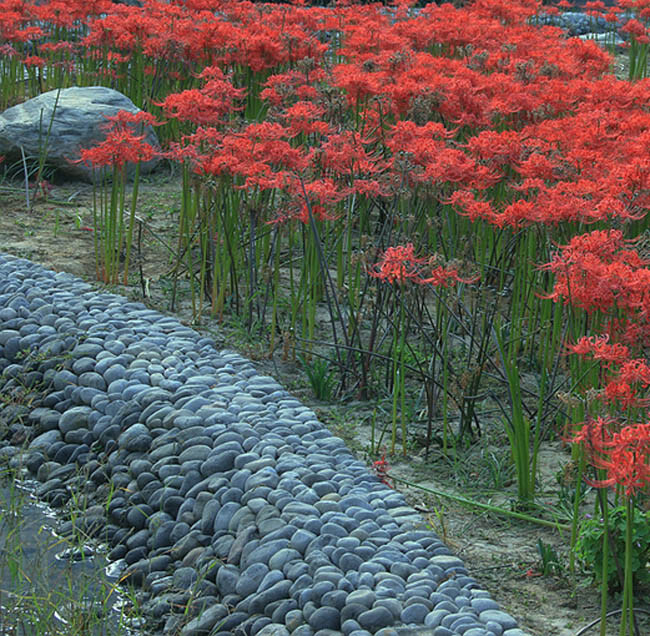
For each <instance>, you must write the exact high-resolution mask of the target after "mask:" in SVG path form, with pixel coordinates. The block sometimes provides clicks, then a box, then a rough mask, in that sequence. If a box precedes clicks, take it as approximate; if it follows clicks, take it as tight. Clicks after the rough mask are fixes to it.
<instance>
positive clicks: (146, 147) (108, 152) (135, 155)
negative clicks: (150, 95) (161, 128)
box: [77, 110, 158, 169]
mask: <svg viewBox="0 0 650 636" xmlns="http://www.w3.org/2000/svg"><path fill="white" fill-rule="evenodd" d="M107 120H108V123H107V125H106V128H107V129H108V133H107V135H106V138H105V140H104V141H103V142H101V143H100V144H98V145H97V146H93V147H92V148H86V149H82V150H81V151H80V158H79V159H78V160H77V162H84V163H89V164H91V165H92V166H94V167H99V166H114V167H116V168H118V169H122V168H123V167H124V166H125V165H126V164H127V163H138V162H140V161H151V159H153V158H154V157H156V156H157V154H158V151H157V150H156V149H155V148H154V147H153V146H152V145H151V144H149V143H148V142H147V141H145V138H146V135H142V134H136V133H135V132H134V129H135V128H136V127H137V126H150V125H153V124H155V123H156V122H155V119H154V117H153V116H152V115H151V114H149V113H146V112H144V111H139V112H137V113H131V112H129V111H126V110H121V111H119V112H118V113H117V114H116V115H113V116H110V117H107Z"/></svg>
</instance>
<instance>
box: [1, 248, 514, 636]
mask: <svg viewBox="0 0 650 636" xmlns="http://www.w3.org/2000/svg"><path fill="white" fill-rule="evenodd" d="M0 372H1V373H2V376H0V390H1V391H2V393H3V394H5V395H7V394H11V392H12V391H13V390H17V388H18V387H23V388H24V387H25V386H27V387H35V388H36V387H38V391H39V393H40V395H41V399H40V401H39V404H38V406H37V407H36V408H33V409H29V410H28V411H25V408H26V407H25V406H21V405H12V404H11V403H4V406H3V407H2V411H3V413H0V417H2V419H3V420H4V421H5V422H7V421H9V422H11V421H14V422H15V421H17V419H16V417H17V416H23V417H24V419H25V421H26V423H27V426H25V431H26V433H25V435H26V438H27V445H28V448H27V452H26V454H21V455H20V457H19V455H18V448H17V446H12V445H11V443H10V442H8V441H5V442H2V448H0V456H1V457H3V458H4V459H5V460H9V461H10V462H14V463H15V464H17V463H18V462H22V463H23V464H24V465H26V466H27V467H28V469H29V470H30V471H31V472H32V473H33V474H35V475H36V476H37V477H38V479H39V481H40V482H41V485H40V487H39V489H38V495H39V497H41V498H42V499H44V500H46V501H48V502H49V503H50V504H51V505H52V506H54V507H59V506H62V505H64V504H65V503H66V502H68V501H69V497H70V488H71V487H75V486H80V485H85V486H88V485H90V486H91V489H93V490H95V491H96V493H97V499H98V501H96V502H95V504H96V505H90V506H89V507H87V508H86V509H85V510H84V511H83V514H81V515H80V517H79V518H78V519H77V521H76V523H77V525H81V526H83V529H84V530H85V531H86V532H88V533H90V534H92V535H94V536H96V537H97V538H99V539H102V540H105V541H107V542H108V543H109V545H110V546H112V550H111V553H110V558H111V559H112V560H122V563H124V567H125V570H124V574H125V575H128V577H129V579H130V580H131V581H132V582H133V583H135V584H136V585H138V586H141V587H143V588H144V589H145V590H146V592H147V601H146V603H145V606H144V607H145V610H146V614H147V616H148V618H149V619H150V620H151V621H152V622H153V623H154V629H155V630H157V631H158V633H164V634H170V633H180V634H182V636H199V635H208V634H210V635H212V634H215V635H218V636H226V635H229V634H234V635H237V634H248V635H260V636H270V635H276V636H287V635H289V634H291V635H292V636H311V635H318V636H326V635H331V634H345V635H350V636H367V635H369V634H380V635H382V636H389V635H395V634H422V635H425V634H431V635H434V636H450V635H452V634H464V635H465V636H522V635H524V632H523V631H522V630H520V629H519V628H518V627H517V625H516V621H515V620H514V619H513V618H512V617H511V616H510V615H508V614H507V613H505V612H503V611H501V610H500V609H499V607H498V605H497V603H495V602H494V601H493V600H492V599H491V598H490V596H489V594H488V593H487V592H486V591H485V590H483V589H482V588H481V586H480V585H479V584H478V583H477V582H476V581H475V580H474V579H473V578H471V577H470V576H468V574H467V571H466V569H465V567H464V565H463V562H462V561H461V560H460V559H459V558H457V557H456V556H454V555H453V554H452V553H451V551H450V550H449V549H448V548H447V547H446V546H445V545H444V544H443V543H442V541H441V540H440V539H439V538H438V537H437V536H436V535H435V534H434V533H432V532H431V531H430V530H428V529H427V528H426V527H425V526H424V523H423V520H422V518H421V517H420V516H419V515H418V514H417V513H416V512H415V511H414V510H413V509H412V508H410V507H409V506H408V505H407V504H406V502H405V500H404V497H403V496H402V495H401V494H400V493H398V492H395V491H394V490H391V489H390V488H388V487H387V486H385V485H384V484H382V483H381V482H380V481H379V480H378V479H377V478H376V477H375V476H374V475H372V474H371V473H370V472H369V471H368V470H367V468H366V466H365V465H364V464H363V463H362V462H361V461H359V460H357V459H355V458H354V457H353V455H352V454H351V453H350V452H349V451H348V449H347V448H346V446H345V444H344V442H343V441H342V440H340V439H339V438H337V437H334V436H333V435H332V434H331V433H330V432H329V431H328V430H327V429H326V428H325V427H324V426H323V425H322V424H321V423H320V422H319V421H318V420H317V419H316V416H315V415H314V413H313V412H312V411H311V410H310V409H309V408H307V407H305V406H304V405H303V404H301V402H300V401H299V400H297V399H296V398H293V397H292V396H291V395H289V394H288V393H287V392H286V391H285V390H284V389H283V388H282V387H281V386H280V385H279V384H278V383H277V382H276V381H275V380H274V379H273V378H271V377H268V376H263V375H259V374H258V373H257V372H256V370H255V368H254V367H253V365H252V364H251V363H250V362H249V361H248V360H246V359H244V358H242V357H241V356H239V355H238V354H236V353H233V352H230V351H220V352H219V351H217V350H216V349H215V347H214V344H213V342H212V341H211V340H210V339H209V338H204V337H202V336H201V335H199V334H198V333H196V332H195V331H193V330H192V329H190V328H188V327H185V326H183V325H182V324H181V323H180V322H178V321H177V320H176V319H175V318H173V317H168V316H165V315H163V314H161V313H158V312H156V311H153V310H150V309H147V308H146V307H145V306H144V305H142V304H140V303H135V302H129V301H127V300H126V299H125V298H123V297H120V296H117V295H113V294H108V293H98V292H96V291H93V289H92V287H91V286H90V285H88V284H86V283H84V282H83V281H81V280H80V279H77V278H75V277H73V276H71V275H68V274H65V273H54V272H52V271H48V270H45V269H43V268H42V267H40V266H38V265H36V264H34V263H31V262H29V261H26V260H23V259H17V258H14V257H11V256H6V255H2V254H0ZM12 409H13V410H12ZM21 409H23V410H22V411H21ZM15 427H16V425H14V429H12V430H13V432H14V433H15V432H16V431H15ZM75 480H76V481H75ZM80 480H81V482H83V483H82V484H80V483H79V482H80ZM109 487H110V489H111V490H112V493H113V494H112V498H111V499H110V504H109V505H108V507H106V506H105V501H100V500H99V497H100V494H101V493H102V492H106V491H107V489H108V488H109ZM106 508H107V509H106ZM71 524H72V522H65V523H63V524H62V528H61V532H62V533H64V534H65V532H66V531H68V532H69V531H71V530H72V528H71ZM188 603H191V607H190V609H189V610H188V612H187V615H189V616H190V617H193V618H191V620H189V622H188V618H187V615H185V609H186V607H187V605H188ZM179 608H181V612H180V614H179V613H178V611H179Z"/></svg>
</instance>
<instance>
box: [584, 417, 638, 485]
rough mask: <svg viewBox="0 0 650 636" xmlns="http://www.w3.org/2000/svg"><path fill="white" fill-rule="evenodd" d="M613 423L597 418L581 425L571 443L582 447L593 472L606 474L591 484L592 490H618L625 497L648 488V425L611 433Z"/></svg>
mask: <svg viewBox="0 0 650 636" xmlns="http://www.w3.org/2000/svg"><path fill="white" fill-rule="evenodd" d="M614 426H615V421H614V420H611V419H603V418H598V419H597V420H591V421H588V422H586V423H585V424H583V426H582V428H581V429H580V431H578V433H576V435H575V436H574V438H573V442H575V443H580V444H583V445H584V446H585V447H586V449H587V452H588V453H589V456H590V461H591V463H592V464H593V466H595V467H596V468H600V469H604V470H606V471H607V476H606V477H605V479H601V480H591V481H590V483H591V485H593V486H595V487H596V488H609V487H612V486H622V487H623V489H624V490H625V494H626V496H627V497H632V496H634V495H636V494H637V493H638V492H641V491H645V490H647V488H648V485H650V424H636V425H630V426H626V427H624V428H622V429H621V430H620V431H616V430H612V428H614Z"/></svg>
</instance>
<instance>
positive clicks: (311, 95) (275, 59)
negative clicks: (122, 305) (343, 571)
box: [0, 0, 650, 633]
mask: <svg viewBox="0 0 650 636" xmlns="http://www.w3.org/2000/svg"><path fill="white" fill-rule="evenodd" d="M142 4H143V6H142V7H132V6H128V5H121V4H120V5H116V4H113V3H111V2H108V1H107V0H96V1H94V2H70V1H68V2H65V3H59V2H56V1H51V2H44V3H38V4H37V3H31V2H16V1H14V0H2V1H1V2H0V105H1V106H2V107H6V106H10V105H12V104H15V103H18V102H20V101H22V100H24V99H27V98H29V97H31V96H33V95H35V94H37V93H39V92H42V91H44V90H48V89H51V88H59V87H66V86H70V85H73V84H75V85H93V84H104V85H108V86H112V87H115V88H117V89H118V90H120V91H122V92H124V93H125V94H126V95H128V96H129V97H130V98H131V99H132V100H133V101H134V103H135V104H136V105H137V106H139V107H140V108H142V109H143V110H145V111H146V112H147V113H149V114H150V115H151V116H153V117H155V118H156V119H157V120H158V123H160V124H161V125H160V127H159V128H158V132H159V136H160V137H161V140H162V142H163V147H164V150H163V153H164V157H165V158H166V159H167V160H168V161H169V162H171V163H173V164H174V165H175V166H176V167H177V170H178V172H179V174H180V175H181V179H180V180H181V183H182V186H181V187H182V197H181V201H182V204H181V207H180V211H179V214H178V217H177V223H178V232H177V235H176V240H175V245H174V246H171V248H170V253H171V256H170V267H171V270H170V271H171V272H172V273H173V281H174V282H173V285H174V295H173V297H174V298H176V295H177V294H176V291H177V288H178V289H180V288H181V287H183V288H184V289H186V290H187V293H188V294H189V295H190V298H191V303H192V310H193V314H194V318H195V321H196V322H197V324H199V323H200V321H201V319H202V317H204V316H208V315H209V316H212V317H218V318H222V319H225V318H224V317H227V316H237V318H238V320H241V321H242V323H243V324H244V325H245V327H246V329H248V330H249V331H250V332H252V333H255V334H257V335H259V336H260V337H262V338H264V339H265V342H266V343H267V345H268V351H269V354H273V352H275V351H281V352H282V354H283V355H285V356H287V357H291V356H297V355H300V356H301V360H302V364H303V365H304V366H305V367H306V368H307V369H308V372H309V371H310V373H309V375H310V378H311V379H312V383H313V385H314V390H317V391H318V392H319V393H320V394H321V395H322V396H325V395H330V396H334V395H337V396H339V397H340V398H341V399H345V398H347V397H360V398H363V399H372V400H376V401H378V403H380V404H384V405H385V410H386V415H387V419H386V421H387V424H386V428H385V429H384V430H383V431H382V433H381V434H382V439H385V440H386V446H387V449H386V450H387V452H388V453H389V454H394V453H396V452H399V451H400V450H401V451H402V452H404V453H405V454H406V452H407V449H408V446H409V444H410V443H412V442H413V439H414V438H415V437H416V433H417V435H418V438H419V439H420V441H421V442H422V443H423V445H424V446H425V447H426V451H427V453H428V452H429V450H430V449H431V448H433V447H436V448H440V449H441V450H442V452H443V453H444V454H445V455H452V454H453V453H454V452H455V449H456V448H457V447H462V446H464V445H465V446H466V445H468V444H472V443H473V442H474V441H475V440H476V439H477V438H478V436H480V435H481V433H482V432H483V431H484V429H485V427H486V424H485V421H486V417H485V413H486V412H488V411H490V410H494V409H496V410H497V411H498V413H499V417H498V418H496V421H497V423H498V424H499V425H500V426H501V427H502V431H503V432H504V433H505V435H506V436H507V439H508V442H509V445H510V453H511V459H512V463H513V465H514V467H515V470H514V474H515V479H516V483H517V493H516V505H515V507H516V508H517V510H518V511H519V513H521V514H524V515H525V514H529V513H530V514H536V513H539V510H537V509H536V508H535V505H536V498H537V495H538V493H537V490H538V483H537V453H538V450H539V448H540V444H541V443H542V442H543V441H544V440H546V439H548V438H549V437H551V436H563V437H564V438H565V439H567V441H570V440H574V441H576V442H577V443H576V444H574V445H573V447H572V451H571V452H572V462H573V464H574V465H575V466H577V467H578V470H576V471H575V476H574V482H573V484H572V487H573V491H572V492H573V500H572V503H571V505H570V506H569V509H570V512H571V514H570V517H571V518H570V519H561V520H558V519H556V520H555V521H556V522H558V523H560V522H569V523H571V524H572V532H571V548H572V549H573V548H574V546H575V544H576V542H577V541H578V538H579V536H580V532H581V527H580V519H581V518H582V516H581V514H582V512H583V510H582V508H583V507H584V505H585V504H584V497H583V494H584V489H585V488H586V487H587V484H591V485H593V486H596V487H599V488H600V487H602V488H609V489H611V493H613V497H614V498H615V504H616V505H621V506H624V507H625V510H626V519H627V521H626V523H627V526H626V527H627V530H626V532H627V536H626V551H625V555H624V562H623V563H622V564H621V565H622V569H623V572H624V575H623V580H622V583H623V585H621V589H623V590H624V598H623V605H624V608H625V611H624V612H623V617H622V622H621V630H622V631H621V633H633V631H632V630H633V620H632V615H633V609H634V607H633V597H634V594H633V589H632V586H633V583H634V577H633V575H632V570H631V568H632V566H631V565H630V563H631V561H630V559H632V548H631V546H632V541H633V536H632V534H633V529H634V528H635V527H636V526H635V522H634V519H635V518H636V519H638V518H640V515H641V514H643V512H642V511H643V509H644V506H645V505H646V504H647V501H648V483H649V481H650V473H649V471H650V467H649V462H650V459H649V456H650V440H649V439H648V436H647V426H648V425H647V424H645V422H646V421H647V417H648V416H647V405H648V402H647V401H648V387H649V386H650V368H649V363H648V360H647V346H648V338H649V337H650V331H649V329H648V324H649V323H648V311H649V309H648V307H649V299H650V259H649V258H648V256H649V253H648V251H647V238H648V232H649V227H648V222H647V208H648V201H649V199H648V197H649V193H650V163H649V161H648V156H647V147H648V141H649V137H648V136H649V135H650V132H648V131H649V130H650V113H649V112H648V108H647V103H648V98H649V97H650V84H649V83H648V80H646V79H645V75H646V66H647V65H646V56H647V46H648V41H649V40H648V34H647V22H648V19H649V18H650V3H649V2H647V1H646V0H621V1H620V2H619V3H618V5H616V6H612V7H606V6H605V5H604V4H603V3H601V2H588V3H587V4H586V10H587V11H588V12H590V14H591V15H592V17H593V18H594V19H597V18H601V17H602V18H603V19H604V20H605V22H606V23H607V24H609V25H611V30H612V38H611V42H612V43H613V42H614V33H615V31H616V30H617V28H618V27H620V26H621V24H622V23H623V21H625V25H624V26H623V27H622V28H620V30H619V33H620V34H621V35H622V36H623V37H624V38H625V40H624V44H625V46H626V47H627V49H628V50H629V54H630V63H629V80H628V81H624V80H620V79H617V78H616V77H615V76H614V75H613V74H612V72H611V67H612V63H613V61H612V60H613V58H612V56H611V54H610V52H608V51H607V50H605V49H603V48H602V47H600V46H598V45H597V44H596V43H595V42H594V41H591V40H589V39H580V38H569V37H567V36H566V33H565V32H564V31H562V30H561V29H560V28H558V27H553V26H543V25H542V21H540V20H539V19H538V17H539V16H540V15H541V14H543V13H544V14H547V15H548V14H551V13H554V12H557V11H558V10H559V9H567V8H570V5H569V4H568V3H567V2H564V1H563V2H560V3H559V4H558V5H557V6H556V7H554V6H553V5H542V4H541V3H539V2H536V1H534V0H517V1H513V2H507V3H505V2H500V1H497V0H475V1H474V2H468V3H461V4H463V5H464V6H459V7H456V6H454V5H453V4H449V3H448V4H441V5H437V4H427V5H425V6H423V7H419V8H415V7H413V6H412V3H410V2H398V3H396V4H394V5H390V6H384V5H381V4H370V5H364V6H362V7H360V6H357V5H354V4H351V5H348V4H347V3H336V4H334V5H332V6H328V7H308V6H304V5H303V4H302V3H298V2H297V3H294V4H273V5H267V4H260V3H250V2H228V1H221V0H184V1H183V2H180V1H178V2H175V1H172V2H162V1H157V0H144V2H143V3H142ZM619 20H621V24H619V22H618V21H619ZM612 46H613V44H612ZM120 148H122V150H123V152H122V153H121V152H120ZM104 150H106V148H104ZM111 150H112V151H113V153H112V154H107V153H106V152H103V153H102V152H101V150H98V149H87V151H86V154H85V155H84V156H85V159H87V160H89V161H94V162H96V163H98V164H100V163H101V164H102V165H108V166H109V168H111V169H112V170H113V173H114V175H113V180H112V181H111V182H110V183H98V184H97V187H98V189H99V194H98V197H99V198H98V201H100V203H99V204H98V208H97V210H98V213H97V214H96V215H95V218H94V227H93V228H92V229H93V230H94V232H95V237H96V249H97V263H98V265H97V271H98V277H99V278H101V279H102V280H104V281H105V282H112V283H115V282H118V281H122V282H128V280H129V276H130V275H131V277H133V271H132V270H129V261H130V256H131V244H132V237H133V228H134V219H135V214H136V205H137V186H134V187H133V191H132V195H131V196H130V197H127V196H126V189H127V187H128V186H127V182H126V179H125V178H124V172H123V166H124V163H125V162H126V161H129V160H130V161H133V160H136V161H137V160H139V159H143V160H146V159H147V158H150V157H151V155H150V154H149V151H144V152H145V154H143V155H142V156H141V157H134V155H133V151H134V147H133V144H125V145H123V146H117V145H115V146H114V147H113V148H111ZM136 183H137V181H136ZM122 249H124V250H125V258H124V263H123V264H122V263H121V262H120V252H121V251H122ZM323 359H325V360H327V361H328V365H327V366H324V365H323V363H322V360H323ZM317 386H318V387H319V388H318V389H316V387H317ZM490 420H491V421H492V422H494V420H495V418H494V417H493V416H492V417H491V418H490ZM595 422H596V423H598V426H597V430H598V434H597V436H594V434H592V432H593V430H594V423H595ZM643 427H645V428H643ZM585 431H588V432H589V433H588V434H587V433H585ZM644 431H645V432H644ZM630 436H632V437H633V438H634V439H635V440H636V441H635V442H634V444H633V445H631V446H630V445H628V446H625V444H624V443H623V441H621V440H627V441H626V442H625V443H628V441H629V439H630ZM619 442H620V443H619ZM592 470H593V475H592V474H591V472H590V471H592ZM389 477H390V475H388V477H387V478H389ZM585 478H586V479H588V480H589V481H585ZM600 493H602V496H600V495H599V496H598V497H596V499H595V502H596V503H595V504H594V506H596V508H595V509H594V511H593V512H594V517H596V518H598V519H601V518H602V519H603V524H604V526H603V527H604V533H603V535H602V537H603V540H602V542H601V545H602V550H603V551H604V552H603V555H601V558H597V557H590V560H591V563H592V564H595V565H596V566H597V567H598V564H600V566H599V567H600V568H601V570H602V571H601V572H600V574H598V575H596V578H597V579H598V580H600V581H602V584H603V590H604V592H603V599H604V602H603V608H604V610H603V612H605V607H606V601H607V595H608V593H609V587H608V581H609V574H608V572H607V570H606V568H607V564H608V562H609V561H608V557H607V550H608V549H609V546H610V545H611V542H610V539H611V533H610V532H609V530H608V527H609V526H608V525H607V518H608V510H609V507H608V504H607V500H608V498H607V496H606V491H605V490H600ZM539 514H541V513H539ZM616 519H618V517H616ZM614 526H615V523H614V520H612V529H613V528H614ZM584 532H587V530H586V529H585V528H583V535H582V539H581V541H582V543H581V544H580V545H582V549H583V551H584V550H585V549H586V548H585V545H586V543H585V542H586V539H585V536H586V535H585V534H584ZM589 532H591V530H589ZM592 549H593V548H592ZM573 563H574V561H573V559H572V561H571V564H572V566H573ZM603 616H604V614H603ZM602 624H603V629H604V624H605V621H604V620H603V622H602ZM603 633H604V632H603Z"/></svg>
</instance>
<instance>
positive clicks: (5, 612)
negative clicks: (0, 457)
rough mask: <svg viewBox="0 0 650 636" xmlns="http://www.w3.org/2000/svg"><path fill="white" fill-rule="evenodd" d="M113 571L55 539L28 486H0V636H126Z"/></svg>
mask: <svg viewBox="0 0 650 636" xmlns="http://www.w3.org/2000/svg"><path fill="white" fill-rule="evenodd" d="M117 582H118V576H117V573H116V572H115V571H114V568H113V569H111V568H110V567H108V564H107V561H106V559H105V558H104V557H103V556H102V555H101V554H98V553H96V552H95V549H94V548H93V546H91V545H78V544H73V543H71V542H70V540H68V539H65V538H62V537H59V536H58V535H57V534H56V517H55V515H54V511H53V510H52V509H51V508H49V506H47V505H44V504H42V503H40V502H38V501H37V500H36V499H35V498H34V497H33V496H32V494H31V492H30V490H29V484H27V487H25V486H17V485H14V484H8V483H7V482H0V636H5V635H6V636H9V635H11V636H19V635H21V636H31V635H32V634H33V635H37V634H38V635H43V636H45V635H54V634H81V633H83V634H94V635H98V636H99V635H104V634H106V635H109V634H110V635H112V634H127V633H129V629H128V627H127V623H126V619H125V617H124V609H125V606H126V603H125V599H124V596H123V595H122V594H121V593H120V590H119V589H117V588H116V586H117Z"/></svg>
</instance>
